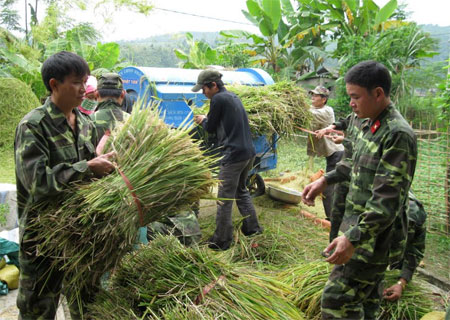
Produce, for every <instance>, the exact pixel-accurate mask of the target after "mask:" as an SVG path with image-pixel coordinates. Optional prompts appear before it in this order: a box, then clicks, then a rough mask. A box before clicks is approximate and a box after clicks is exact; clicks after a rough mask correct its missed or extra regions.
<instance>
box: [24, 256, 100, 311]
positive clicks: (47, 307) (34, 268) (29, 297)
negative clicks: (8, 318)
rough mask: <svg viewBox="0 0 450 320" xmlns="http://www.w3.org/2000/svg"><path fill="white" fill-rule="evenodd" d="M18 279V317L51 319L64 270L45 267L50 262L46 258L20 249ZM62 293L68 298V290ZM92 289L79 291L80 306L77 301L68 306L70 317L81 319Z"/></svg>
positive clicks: (91, 295)
mask: <svg viewBox="0 0 450 320" xmlns="http://www.w3.org/2000/svg"><path fill="white" fill-rule="evenodd" d="M19 261H20V278H19V291H18V295H17V308H18V309H19V319H23V320H47V319H49V320H50V319H54V318H55V315H56V310H57V309H58V305H59V299H60V294H61V292H62V286H63V280H64V273H63V272H60V271H58V272H52V274H51V275H49V273H48V270H49V269H50V266H51V264H52V262H53V260H52V259H50V258H45V257H41V256H38V257H36V256H30V255H28V254H27V253H26V252H25V251H24V250H23V249H22V248H21V249H20V251H19ZM68 291H69V290H66V289H64V294H65V295H66V297H67V299H68V300H69V301H70V300H71V299H70V292H68ZM94 292H96V290H82V292H81V297H82V300H83V301H81V303H82V304H81V305H78V303H77V302H75V303H72V304H70V305H69V309H70V315H71V318H72V320H75V319H83V316H82V314H83V313H84V310H85V306H86V304H87V303H88V302H91V301H93V298H94V294H93V293H94Z"/></svg>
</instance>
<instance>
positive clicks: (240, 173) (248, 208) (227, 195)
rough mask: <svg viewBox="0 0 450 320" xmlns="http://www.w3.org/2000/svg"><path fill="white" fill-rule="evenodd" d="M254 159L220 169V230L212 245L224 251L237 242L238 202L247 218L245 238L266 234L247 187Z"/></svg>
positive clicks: (218, 210)
mask: <svg viewBox="0 0 450 320" xmlns="http://www.w3.org/2000/svg"><path fill="white" fill-rule="evenodd" d="M253 160H254V159H253V158H252V159H249V160H245V161H240V162H235V163H226V164H222V165H221V166H220V171H219V180H220V184H219V191H218V194H217V197H218V198H219V199H221V200H219V202H218V205H217V216H216V230H215V231H214V234H213V236H212V238H211V239H210V242H211V243H212V244H214V245H216V246H217V247H218V248H220V249H222V250H226V249H228V248H229V247H230V245H231V242H232V240H233V223H232V218H231V213H232V208H233V201H234V199H235V200H236V205H237V207H238V209H239V212H240V214H241V215H242V216H243V217H245V218H244V220H243V224H242V232H243V233H244V234H245V235H251V234H254V233H257V232H261V231H262V229H261V227H260V226H259V223H258V218H257V216H256V211H255V207H254V206H253V203H252V199H251V196H250V192H249V191H248V189H247V186H246V180H247V175H248V172H249V171H250V169H251V168H252V165H253ZM222 199H228V200H222Z"/></svg>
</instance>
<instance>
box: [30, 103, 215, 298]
mask: <svg viewBox="0 0 450 320" xmlns="http://www.w3.org/2000/svg"><path fill="white" fill-rule="evenodd" d="M142 104H143V101H138V102H137V104H136V105H135V108H134V111H133V113H132V114H131V117H130V118H129V119H128V120H127V121H126V122H124V123H123V124H122V125H119V126H118V127H117V128H116V129H115V130H114V131H113V132H112V134H111V137H110V138H109V140H108V142H107V144H106V147H105V149H106V150H105V152H109V151H115V152H116V154H117V156H116V160H115V161H116V163H117V171H116V172H113V173H111V174H110V175H108V176H106V177H103V178H102V179H97V180H94V181H93V182H91V183H86V182H78V183H75V184H73V185H72V186H71V187H70V189H69V190H68V191H67V192H65V194H63V195H62V197H61V199H64V201H63V202H62V204H61V203H54V202H53V203H50V204H47V206H48V207H47V208H46V209H44V211H42V212H41V213H40V214H39V216H38V218H37V219H36V220H35V225H34V228H35V230H36V234H37V238H36V239H34V240H37V241H38V243H39V246H38V250H39V251H40V252H41V254H42V255H46V256H52V257H53V258H54V264H53V266H52V269H51V270H53V269H56V268H58V269H62V270H64V271H65V272H66V281H67V283H66V286H68V287H69V288H71V290H73V291H75V297H74V298H76V297H79V292H80V290H81V289H82V288H84V287H89V286H90V285H92V284H95V283H97V282H98V279H99V278H100V277H101V275H102V274H103V273H104V272H105V271H107V270H110V269H111V268H113V267H114V266H115V265H116V264H117V262H118V261H119V259H120V258H121V257H122V256H123V255H124V254H125V253H126V252H128V251H130V250H131V249H132V246H133V244H134V243H135V241H136V235H137V230H138V228H139V226H142V225H146V224H148V223H150V222H152V221H156V220H159V219H160V218H163V217H165V216H168V215H170V214H173V213H176V212H179V211H180V210H181V209H183V208H184V207H187V206H189V205H190V204H192V203H193V202H195V201H198V200H199V199H200V198H202V197H210V195H209V194H210V190H211V188H212V186H213V185H215V183H216V181H215V180H214V179H212V175H211V172H210V169H209V166H210V165H211V163H212V162H213V161H215V159H212V158H210V157H205V156H204V155H203V153H202V151H201V150H200V149H199V147H198V143H196V142H193V141H192V139H191V138H190V136H189V134H188V131H189V129H188V128H184V127H182V128H178V129H171V128H169V127H168V126H167V125H166V124H165V123H164V122H163V120H162V119H160V118H159V112H158V110H157V108H155V106H152V107H149V108H146V109H144V110H140V109H141V106H142ZM119 169H120V171H121V172H122V173H123V175H124V176H125V177H126V178H124V176H123V175H121V174H120V173H119ZM125 180H128V181H129V183H128V184H127V183H126V181H125ZM130 186H131V187H130ZM133 194H134V195H133ZM53 201H54V200H53ZM137 203H139V204H140V207H141V209H139V207H138V206H137ZM51 270H49V275H50V277H51Z"/></svg>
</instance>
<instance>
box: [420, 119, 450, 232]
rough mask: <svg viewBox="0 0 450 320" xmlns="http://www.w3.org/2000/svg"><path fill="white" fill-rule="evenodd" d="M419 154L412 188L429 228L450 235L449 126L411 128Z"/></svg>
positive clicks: (429, 125) (421, 125)
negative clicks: (441, 127)
mask: <svg viewBox="0 0 450 320" xmlns="http://www.w3.org/2000/svg"><path fill="white" fill-rule="evenodd" d="M414 131H415V133H416V135H417V140H418V150H419V157H418V159H417V167H416V173H415V176H414V181H413V184H412V190H413V191H414V193H415V194H416V196H417V198H418V199H419V200H420V201H421V202H422V203H423V205H424V207H425V210H426V211H427V213H428V218H427V224H428V230H430V231H434V232H438V233H442V234H447V235H448V234H450V203H449V202H450V129H449V126H447V128H445V129H440V128H439V127H438V126H436V125H432V124H428V125H426V126H425V125H423V124H419V125H418V126H417V127H415V128H414Z"/></svg>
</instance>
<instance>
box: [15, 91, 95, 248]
mask: <svg viewBox="0 0 450 320" xmlns="http://www.w3.org/2000/svg"><path fill="white" fill-rule="evenodd" d="M72 112H74V113H75V114H76V119H77V120H76V126H77V128H76V132H74V131H73V130H72V128H71V127H70V125H69V123H68V122H67V120H66V117H65V116H64V114H63V113H62V112H61V111H60V109H58V107H56V105H55V104H54V103H52V102H51V101H50V99H47V101H46V102H45V104H44V105H43V106H41V107H38V108H36V109H34V110H32V111H31V112H30V113H28V114H27V115H26V116H25V117H24V118H23V119H22V120H21V121H20V123H19V124H18V125H17V128H16V136H15V142H14V150H15V163H16V184H17V200H18V201H17V207H18V213H19V219H20V226H21V230H20V239H22V236H23V233H24V231H25V227H26V226H27V224H28V223H29V220H30V219H31V218H33V217H34V216H36V215H38V212H37V210H36V209H35V206H36V204H38V203H40V202H41V201H44V200H45V201H48V200H49V199H52V198H54V199H57V198H56V196H58V195H59V194H61V192H62V191H64V190H65V189H66V188H67V185H68V183H70V182H73V181H80V180H85V179H89V178H90V177H92V176H93V173H92V172H91V170H90V169H89V168H88V165H87V161H88V160H90V159H92V158H94V157H95V146H94V144H95V141H96V140H97V137H96V135H95V132H94V130H93V128H94V127H93V123H92V122H91V121H90V119H89V118H88V117H87V116H85V115H82V114H81V113H80V112H79V111H78V108H75V109H74V110H73V111H72Z"/></svg>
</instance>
